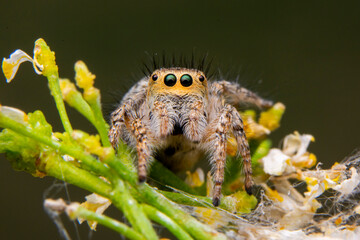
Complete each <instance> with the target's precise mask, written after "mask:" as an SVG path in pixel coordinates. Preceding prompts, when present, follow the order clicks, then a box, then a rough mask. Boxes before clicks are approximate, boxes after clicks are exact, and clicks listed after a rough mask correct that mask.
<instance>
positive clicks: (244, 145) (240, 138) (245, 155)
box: [231, 107, 253, 195]
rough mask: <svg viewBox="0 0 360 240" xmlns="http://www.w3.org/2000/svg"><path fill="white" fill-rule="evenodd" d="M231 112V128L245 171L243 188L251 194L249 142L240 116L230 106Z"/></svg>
mask: <svg viewBox="0 0 360 240" xmlns="http://www.w3.org/2000/svg"><path fill="white" fill-rule="evenodd" d="M231 114H232V118H233V120H232V130H233V133H234V136H235V138H236V142H237V145H238V150H239V152H240V155H241V157H242V159H243V163H244V172H245V190H246V192H247V193H248V194H250V195H251V194H252V186H253V182H252V178H251V176H252V169H251V155H250V147H249V143H248V141H247V139H246V135H245V131H244V124H243V121H242V119H241V117H240V114H239V112H238V111H237V110H236V109H235V108H234V107H232V110H231Z"/></svg>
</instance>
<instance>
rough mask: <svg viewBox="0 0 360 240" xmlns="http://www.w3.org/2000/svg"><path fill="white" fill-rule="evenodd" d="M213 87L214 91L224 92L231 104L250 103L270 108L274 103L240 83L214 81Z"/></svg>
mask: <svg viewBox="0 0 360 240" xmlns="http://www.w3.org/2000/svg"><path fill="white" fill-rule="evenodd" d="M212 88H213V91H215V92H217V93H218V94H219V93H220V94H222V95H223V96H224V97H225V98H226V100H227V101H228V103H229V104H231V105H235V106H236V105H241V104H249V105H252V106H256V107H258V108H270V107H272V106H273V105H274V103H273V102H272V101H269V100H266V99H263V98H261V97H260V96H259V95H257V94H256V93H254V92H252V91H250V90H248V89H246V88H244V87H241V86H240V85H239V84H238V83H233V82H228V81H219V82H214V83H213V84H212Z"/></svg>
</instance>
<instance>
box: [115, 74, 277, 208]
mask: <svg viewBox="0 0 360 240" xmlns="http://www.w3.org/2000/svg"><path fill="white" fill-rule="evenodd" d="M243 103H248V104H251V105H255V106H257V107H260V108H268V107H271V106H272V102H271V101H267V100H264V99H262V98H260V97H259V96H258V95H256V94H255V93H253V92H251V91H249V90H247V89H245V88H242V87H240V86H239V85H238V84H236V83H231V82H228V81H216V82H208V80H207V77H206V76H205V74H204V73H203V72H202V71H201V70H198V69H192V68H180V67H170V68H158V69H156V70H154V71H153V72H152V74H150V75H149V76H147V77H145V78H143V79H141V80H140V81H139V82H138V83H137V84H136V85H134V86H133V87H132V88H131V89H130V90H129V92H128V93H127V94H126V95H125V96H124V98H123V99H122V101H121V103H120V104H119V106H118V108H117V109H116V110H115V111H114V112H113V113H112V114H111V129H110V131H109V138H110V141H111V143H112V145H113V147H115V148H116V146H117V144H118V141H119V139H122V140H123V141H124V142H126V143H127V144H128V145H130V146H132V147H136V149H137V153H138V176H139V181H140V182H143V181H145V180H146V174H147V168H148V166H149V165H150V162H151V159H152V157H153V156H155V154H156V158H157V159H159V160H160V161H162V162H163V163H164V164H165V165H167V166H169V167H170V168H171V169H172V170H175V171H179V170H184V168H191V167H192V166H193V165H194V164H195V163H196V161H197V160H198V159H199V158H200V156H201V155H202V154H204V153H207V154H208V156H209V159H210V164H211V165H212V170H213V180H214V183H215V185H214V189H213V205H214V206H218V205H219V204H220V196H221V185H222V183H223V181H224V167H225V160H226V144H227V137H228V135H229V134H230V133H232V134H233V135H234V137H235V138H236V141H237V145H238V151H239V152H240V154H241V156H242V159H243V162H244V172H245V189H246V191H247V192H248V194H251V192H252V190H251V189H252V185H253V182H252V179H251V174H252V169H251V157H250V150H249V144H248V141H247V139H246V136H245V132H244V124H243V121H242V119H241V116H240V114H239V112H238V111H237V110H236V108H235V107H234V106H237V105H239V104H243Z"/></svg>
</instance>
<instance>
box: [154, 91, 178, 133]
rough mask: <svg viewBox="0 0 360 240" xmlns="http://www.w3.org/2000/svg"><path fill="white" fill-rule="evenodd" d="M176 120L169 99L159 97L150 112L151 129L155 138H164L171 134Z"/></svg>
mask: <svg viewBox="0 0 360 240" xmlns="http://www.w3.org/2000/svg"><path fill="white" fill-rule="evenodd" d="M176 119H177V114H176V112H175V109H174V108H173V104H172V101H171V99H170V98H169V97H166V96H164V97H160V98H158V99H156V100H155V102H154V103H153V107H152V108H151V110H150V122H151V124H150V125H151V129H152V130H153V132H154V134H155V136H157V137H161V138H164V137H166V136H168V135H170V134H171V133H172V131H173V130H174V125H175V122H176Z"/></svg>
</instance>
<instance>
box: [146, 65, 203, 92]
mask: <svg viewBox="0 0 360 240" xmlns="http://www.w3.org/2000/svg"><path fill="white" fill-rule="evenodd" d="M207 93H208V83H207V79H206V76H205V74H204V73H203V72H201V71H199V70H196V69H187V68H161V69H158V70H155V71H154V72H153V73H152V74H151V76H150V78H149V87H148V92H147V96H148V97H153V96H157V95H161V94H166V95H167V94H170V95H177V96H183V95H187V94H191V95H198V96H202V97H207Z"/></svg>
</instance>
